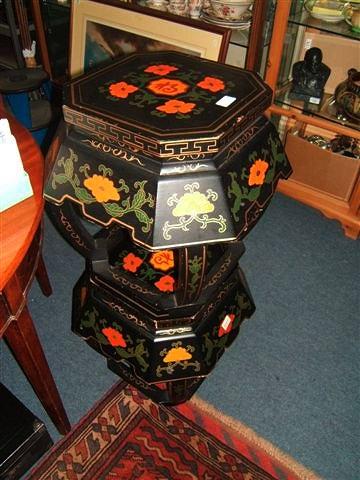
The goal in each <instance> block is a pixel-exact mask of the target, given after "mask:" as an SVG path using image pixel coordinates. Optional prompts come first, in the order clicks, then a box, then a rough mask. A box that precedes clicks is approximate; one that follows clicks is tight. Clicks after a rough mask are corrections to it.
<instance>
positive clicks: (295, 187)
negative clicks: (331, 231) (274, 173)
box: [277, 178, 360, 240]
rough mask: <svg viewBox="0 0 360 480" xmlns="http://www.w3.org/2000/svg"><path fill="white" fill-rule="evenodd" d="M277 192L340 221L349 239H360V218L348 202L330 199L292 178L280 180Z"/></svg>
mask: <svg viewBox="0 0 360 480" xmlns="http://www.w3.org/2000/svg"><path fill="white" fill-rule="evenodd" d="M277 191H278V192H280V193H283V194H285V195H287V196H289V197H291V198H294V199H295V200H298V201H299V202H301V203H304V204H305V205H309V206H310V207H313V208H316V209H317V210H320V211H321V212H322V213H323V214H324V215H325V216H326V217H328V218H331V219H334V220H338V221H339V222H340V223H341V225H342V227H343V229H344V233H345V235H346V236H347V237H349V238H352V239H354V240H355V239H357V238H358V236H359V234H360V217H359V216H358V215H356V214H355V213H353V212H352V211H351V209H350V206H349V204H348V203H347V202H345V201H342V200H339V199H336V198H333V197H330V196H329V195H326V194H325V193H322V192H320V191H318V190H315V189H313V188H311V187H308V186H306V185H303V184H301V183H298V182H296V181H294V180H291V178H290V179H289V180H286V181H283V180H280V181H279V183H278V187H277Z"/></svg>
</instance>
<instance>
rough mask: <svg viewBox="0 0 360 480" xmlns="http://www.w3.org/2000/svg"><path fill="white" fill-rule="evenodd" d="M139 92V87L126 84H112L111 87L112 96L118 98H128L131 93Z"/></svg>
mask: <svg viewBox="0 0 360 480" xmlns="http://www.w3.org/2000/svg"><path fill="white" fill-rule="evenodd" d="M137 90H139V88H138V87H136V86H135V85H130V84H128V83H126V82H118V83H112V84H111V85H110V87H109V91H110V94H111V95H112V96H113V97H118V98H127V97H128V96H129V94H130V93H134V92H136V91H137Z"/></svg>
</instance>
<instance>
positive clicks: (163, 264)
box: [149, 250, 174, 272]
mask: <svg viewBox="0 0 360 480" xmlns="http://www.w3.org/2000/svg"><path fill="white" fill-rule="evenodd" d="M149 263H150V264H151V265H152V266H153V267H154V268H156V269H157V270H162V271H163V272H166V271H167V270H170V268H172V267H173V266H174V252H173V251H172V250H161V251H159V252H155V253H153V254H152V255H151V257H150V260H149Z"/></svg>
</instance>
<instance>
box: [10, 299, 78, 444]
mask: <svg viewBox="0 0 360 480" xmlns="http://www.w3.org/2000/svg"><path fill="white" fill-rule="evenodd" d="M4 338H5V340H6V342H7V343H8V345H9V347H10V349H11V351H12V353H13V355H14V357H15V359H16V360H17V362H18V364H19V365H20V366H21V368H22V370H23V371H24V373H25V375H26V376H27V378H28V379H29V382H30V383H31V386H32V387H33V389H34V391H35V393H36V395H37V396H38V398H39V400H40V402H41V403H42V405H43V407H44V408H45V410H46V412H47V413H48V415H49V417H50V418H51V420H52V421H53V422H54V424H55V426H56V428H57V429H58V431H59V432H60V433H61V434H63V435H65V434H66V433H67V432H68V431H69V430H70V422H69V419H68V417H67V415H66V412H65V409H64V406H63V404H62V401H61V398H60V395H59V392H58V390H57V387H56V385H55V381H54V378H53V376H52V374H51V371H50V368H49V365H48V363H47V360H46V357H45V354H44V351H43V349H42V347H41V344H40V341H39V337H38V335H37V333H36V330H35V327H34V324H33V321H32V318H31V316H30V313H29V310H28V308H27V306H25V307H24V308H23V310H22V312H21V314H20V315H19V317H18V319H17V320H13V321H12V322H11V323H10V325H9V326H8V328H7V330H6V331H5V334H4Z"/></svg>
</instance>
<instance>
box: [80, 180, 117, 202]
mask: <svg viewBox="0 0 360 480" xmlns="http://www.w3.org/2000/svg"><path fill="white" fill-rule="evenodd" d="M84 186H85V187H86V188H87V189H89V190H90V192H91V193H92V195H94V197H95V198H96V200H97V201H98V202H108V201H109V200H116V201H118V200H120V195H119V192H118V191H117V190H116V188H115V187H114V182H113V181H112V180H110V179H109V178H107V177H103V176H102V175H93V176H92V177H89V178H87V179H86V180H85V181H84Z"/></svg>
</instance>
